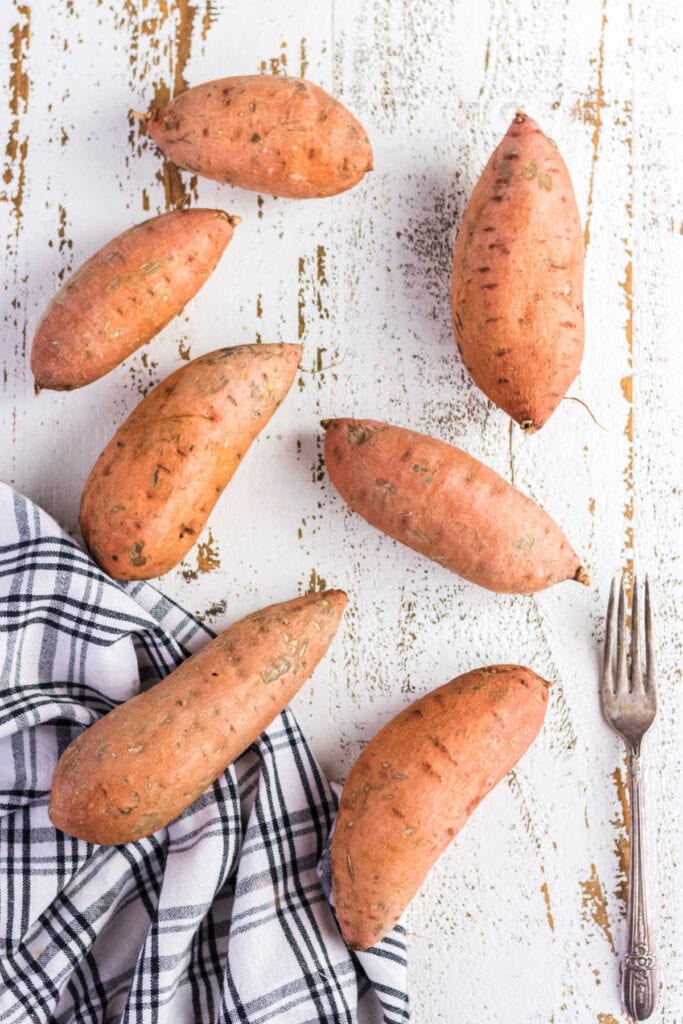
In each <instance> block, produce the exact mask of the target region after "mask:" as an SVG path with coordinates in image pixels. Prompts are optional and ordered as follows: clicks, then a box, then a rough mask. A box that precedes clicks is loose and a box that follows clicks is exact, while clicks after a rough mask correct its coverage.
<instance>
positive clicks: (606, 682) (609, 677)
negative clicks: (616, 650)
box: [602, 577, 617, 693]
mask: <svg viewBox="0 0 683 1024" xmlns="http://www.w3.org/2000/svg"><path fill="white" fill-rule="evenodd" d="M616 583H617V580H616V577H614V578H613V579H612V586H611V587H610V591H609V601H608V602H607V616H606V626H605V650H604V653H603V660H602V685H603V689H605V690H607V691H608V692H609V693H614V673H613V671H612V660H613V659H612V648H613V645H614V618H615V615H616V610H617V606H616V601H615V591H616Z"/></svg>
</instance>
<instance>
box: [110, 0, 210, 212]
mask: <svg viewBox="0 0 683 1024" xmlns="http://www.w3.org/2000/svg"><path fill="white" fill-rule="evenodd" d="M142 9H143V12H144V16H143V17H142V18H141V17H140V12H139V10H138V8H137V6H136V5H135V4H134V3H132V0H126V3H125V4H124V11H125V14H124V15H123V23H124V24H125V26H126V28H127V30H128V34H129V40H130V43H129V45H130V68H131V73H132V81H131V87H132V89H133V90H134V91H135V92H137V91H139V90H141V89H142V90H144V91H145V92H146V93H147V92H148V91H149V90H150V83H151V101H150V104H149V109H159V108H162V107H164V106H165V105H166V104H167V103H168V101H169V100H170V99H172V97H173V96H177V95H178V93H180V92H183V91H184V90H185V89H187V88H188V85H189V81H188V79H187V66H188V63H189V61H190V58H191V55H192V47H193V43H194V42H195V41H196V39H197V35H199V38H200V41H201V42H202V43H204V42H205V41H206V38H207V35H208V32H209V30H210V27H211V25H212V24H213V21H214V20H215V18H214V14H215V12H214V10H213V8H212V5H211V3H210V2H208V3H204V5H203V11H202V13H201V17H200V19H199V32H198V31H197V24H198V22H197V14H198V13H199V5H198V3H197V2H194V3H192V2H190V0H173V2H169V0H156V2H154V0H147V2H146V3H144V4H143V8H142ZM129 141H130V143H131V146H132V148H133V150H134V151H135V152H141V151H142V149H143V148H147V147H150V146H151V148H152V149H155V147H154V146H153V144H152V143H151V142H150V141H149V140H147V138H146V135H145V128H144V123H142V122H137V127H136V128H134V129H132V130H131V133H130V135H129ZM155 151H156V150H155ZM156 179H157V181H158V182H159V183H160V184H161V185H162V187H163V191H164V197H165V208H166V209H167V210H172V209H180V208H182V207H183V206H187V205H188V204H189V203H190V202H191V201H192V199H193V198H196V196H197V187H198V186H197V175H196V174H191V175H189V176H188V175H185V173H184V172H181V171H180V170H179V168H178V167H176V166H175V164H173V163H171V162H170V161H169V160H165V159H163V158H161V168H160V169H159V170H158V171H157V172H156ZM146 204H147V205H146ZM148 204H149V197H148V196H147V195H146V194H144V193H143V195H142V206H143V209H145V210H146V209H148Z"/></svg>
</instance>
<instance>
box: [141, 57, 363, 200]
mask: <svg viewBox="0 0 683 1024" xmlns="http://www.w3.org/2000/svg"><path fill="white" fill-rule="evenodd" d="M145 120H146V124H147V130H148V132H149V135H150V136H151V138H152V139H153V140H154V142H156V144H157V146H159V148H160V149H161V150H162V152H163V153H164V156H166V157H167V158H168V159H169V160H172V161H173V163H174V164H177V165H178V167H182V168H184V169H185V170H189V171H193V172H194V173H195V174H201V175H202V176H203V177H204V178H213V179H214V181H221V182H224V183H226V184H229V185H238V186H239V187H240V188H247V189H252V190H254V191H256V192H264V193H267V194H268V195H277V196H289V197H291V198H294V199H314V198H318V197H321V196H334V195H336V194H337V193H338V192H344V191H346V189H349V188H351V187H352V186H353V185H355V184H357V183H358V182H359V181H360V179H361V178H362V177H363V175H364V174H365V172H366V171H369V170H370V169H371V168H372V149H371V147H370V143H369V141H368V138H367V135H366V134H365V131H364V130H363V128H362V127H361V125H360V124H359V123H358V121H356V119H355V118H354V117H353V116H352V115H351V114H350V113H349V111H348V110H347V109H346V107H344V106H342V104H341V103H339V101H338V100H335V99H333V98H332V96H330V95H329V94H328V93H326V92H325V91H324V90H323V89H321V88H320V87H319V86H317V85H313V83H312V82H306V81H304V80H303V79H302V78H281V77H278V76H271V75H243V76H239V77H236V78H221V79H218V80H216V81H213V82H205V83H204V84H203V85H198V86H195V88H193V89H188V90H187V91H186V92H182V93H181V94H180V95H179V96H176V97H175V99H173V100H171V101H170V103H168V104H167V105H166V106H165V107H163V108H162V109H160V110H159V109H157V110H151V111H150V112H149V113H148V114H147V115H146V118H145Z"/></svg>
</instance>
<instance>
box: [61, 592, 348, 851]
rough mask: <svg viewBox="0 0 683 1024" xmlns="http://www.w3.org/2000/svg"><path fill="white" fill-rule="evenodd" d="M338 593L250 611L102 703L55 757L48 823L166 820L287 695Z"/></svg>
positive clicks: (324, 630)
mask: <svg viewBox="0 0 683 1024" xmlns="http://www.w3.org/2000/svg"><path fill="white" fill-rule="evenodd" d="M345 605H346V595H345V594H344V593H343V592H342V591H340V590H329V591H326V592H325V593H322V594H320V593H317V594H307V595H306V596H304V597H298V598H295V599H294V600H292V601H284V602H282V603H280V604H275V605H271V606H270V607H269V608H265V609H263V610H262V611H259V612H256V613H254V614H253V615H248V616H247V617H246V618H244V619H241V620H240V621H239V622H237V623H235V624H234V625H232V626H230V627H229V628H228V629H226V630H225V632H223V633H221V634H220V635H219V636H218V637H216V638H215V639H214V640H212V641H211V643H209V644H208V645H207V646H206V647H205V648H203V649H202V650H201V651H199V652H198V653H197V654H195V655H193V656H192V657H191V658H188V660H187V661H185V662H183V664H182V665H181V666H180V667H179V668H177V669H176V670H175V671H174V672H172V673H171V674H170V675H168V676H166V678H165V679H163V680H162V681H161V682H160V683H157V684H156V686H153V687H152V688H151V689H149V690H147V691H145V692H144V693H140V694H138V695H137V696H135V697H133V698H132V699H131V700H128V701H126V702H125V703H124V704H120V705H119V706H118V707H117V708H115V709H114V710H113V711H110V712H109V714H107V715H104V716H103V717H102V718H100V719H99V720H98V721H97V722H96V723H95V724H94V725H92V726H90V728H89V729H86V730H85V731H84V732H82V733H81V734H80V735H79V736H77V737H76V739H75V740H74V741H73V742H72V743H71V744H70V745H69V746H68V747H67V749H66V750H65V751H64V753H63V754H62V756H61V758H60V759H59V762H58V764H57V767H56V768H55V771H54V774H53V778H52V788H51V797H50V807H49V814H50V819H51V821H52V822H53V824H54V825H56V827H57V828H59V829H61V830H62V831H63V832H66V833H68V834H69V835H71V836H76V837H77V838H79V839H86V840H88V841H89V842H91V843H100V844H102V845H111V844H119V843H128V842H132V841H133V840H135V839H140V838H142V837H143V836H146V835H150V834H151V833H152V832H156V831H157V830H158V829H160V828H163V827H164V826H165V825H167V824H168V823H169V822H171V821H173V820H174V819H175V818H177V817H178V815H179V814H180V813H181V812H182V811H184V810H185V808H186V807H189V805H190V804H191V803H193V802H194V801H195V800H196V799H197V797H199V796H200V795H201V794H202V793H203V792H204V791H205V790H206V789H208V787H209V786H210V785H211V783H212V782H214V781H215V779H217V778H218V776H219V775H221V774H222V773H223V772H224V771H225V769H226V768H227V767H228V765H229V764H231V763H232V762H233V761H234V760H235V758H237V757H238V756H239V755H240V754H241V753H242V752H243V751H244V750H246V748H247V747H248V746H249V744H250V743H252V742H253V741H254V740H255V739H256V737H257V736H258V735H259V734H260V733H261V732H263V730H264V729H265V728H266V727H267V726H268V725H269V724H270V722H272V720H273V719H274V718H275V717H276V716H277V715H279V714H280V712H281V711H282V710H283V708H285V707H286V705H287V704H288V703H289V701H290V700H291V699H292V697H293V696H294V694H295V693H296V692H297V691H298V690H299V688H300V687H301V686H302V685H303V683H304V682H305V681H306V679H308V677H309V676H310V675H311V673H312V672H313V670H314V669H315V667H316V665H317V664H318V662H319V661H320V659H321V658H322V657H323V656H324V654H325V652H326V651H327V648H328V647H329V645H330V643H331V641H332V639H333V638H334V635H335V633H336V631H337V628H338V626H339V623H340V621H341V617H342V614H343V611H344V607H345Z"/></svg>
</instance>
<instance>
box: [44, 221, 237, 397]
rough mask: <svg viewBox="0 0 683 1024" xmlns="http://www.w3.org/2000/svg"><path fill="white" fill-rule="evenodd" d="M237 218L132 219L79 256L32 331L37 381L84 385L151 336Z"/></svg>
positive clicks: (209, 265)
mask: <svg viewBox="0 0 683 1024" xmlns="http://www.w3.org/2000/svg"><path fill="white" fill-rule="evenodd" d="M238 223H239V218H237V217H231V216H229V215H228V214H227V213H223V211H222V210H201V209H197V210H174V211H172V212H171V213H162V214H161V216H159V217H152V218H151V219H150V220H146V221H144V222H143V223H142V224H136V225H135V226H134V227H132V228H129V229H128V231H124V232H123V234H121V235H118V236H117V237H116V238H114V239H112V241H111V242H108V243H107V245H105V246H104V247H103V248H102V249H100V250H99V251H98V252H96V253H95V254H94V256H91V257H90V259H88V260H86V262H85V263H84V264H83V265H82V266H81V267H79V269H78V270H77V271H76V272H75V273H74V274H72V276H71V277H70V278H69V280H68V281H66V282H65V283H64V285H63V286H62V287H61V288H60V290H59V291H58V292H57V294H56V295H55V296H54V298H53V299H52V301H51V302H50V305H49V306H48V308H47V310H46V311H45V313H44V314H43V317H42V318H41V320H40V323H39V324H38V327H37V329H36V334H35V337H34V339H33V347H32V350H31V370H32V372H33V375H34V377H35V380H36V384H37V385H38V387H40V388H51V389H53V390H56V391H68V390H71V389H72V388H80V387H83V386H84V385H86V384H90V383H91V382H92V381H94V380H97V379H98V378H99V377H103V376H104V374H106V373H109V371H110V370H113V369H114V367H115V366H118V364H119V363H120V362H122V360H124V359H126V358H127V356H129V355H131V353H132V352H134V351H135V350H136V349H138V348H139V347H140V346H141V345H144V344H145V343H146V342H148V341H150V339H151V338H153V337H154V335H155V334H158V332H159V331H160V330H161V329H162V328H163V327H165V326H166V324H168V323H169V322H170V321H171V320H172V319H173V317H175V316H177V315H178V313H180V312H181V310H182V309H183V307H184V306H185V305H186V303H187V302H189V300H190V299H191V298H192V297H193V296H194V295H195V294H196V293H197V292H198V291H199V289H200V288H201V286H202V285H203V284H204V282H205V281H206V280H207V278H208V277H209V276H210V274H211V273H212V271H213V270H214V268H215V266H216V264H217V263H218V260H219V259H220V257H221V256H222V254H223V252H224V250H225V247H226V246H227V244H228V242H229V241H230V239H231V238H232V235H233V231H234V228H235V225H236V224H238Z"/></svg>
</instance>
